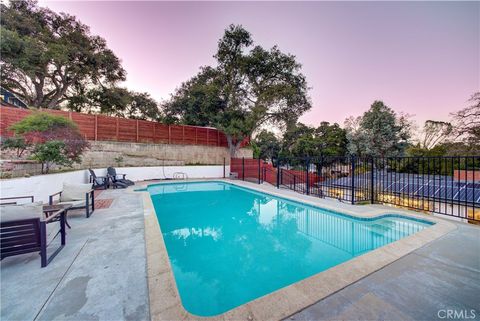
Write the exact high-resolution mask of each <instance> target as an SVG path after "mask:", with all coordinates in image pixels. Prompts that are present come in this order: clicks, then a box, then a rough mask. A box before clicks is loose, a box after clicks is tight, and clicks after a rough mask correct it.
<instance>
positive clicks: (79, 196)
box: [60, 183, 92, 202]
mask: <svg viewBox="0 0 480 321" xmlns="http://www.w3.org/2000/svg"><path fill="white" fill-rule="evenodd" d="M91 189H92V184H69V183H63V190H62V195H60V202H68V201H84V200H85V194H86V193H88V192H89V191H90V190H91Z"/></svg>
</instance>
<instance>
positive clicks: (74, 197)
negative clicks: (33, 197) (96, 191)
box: [48, 183, 95, 218]
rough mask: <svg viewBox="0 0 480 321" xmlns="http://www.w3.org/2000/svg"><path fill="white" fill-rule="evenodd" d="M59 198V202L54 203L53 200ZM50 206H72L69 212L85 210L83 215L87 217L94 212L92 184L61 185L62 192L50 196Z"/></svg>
mask: <svg viewBox="0 0 480 321" xmlns="http://www.w3.org/2000/svg"><path fill="white" fill-rule="evenodd" d="M55 196H59V198H60V199H59V201H57V202H55V201H54V200H53V199H54V197H55ZM48 203H49V204H50V205H54V204H72V207H71V208H70V209H71V210H75V209H81V208H84V209H85V214H86V216H87V218H88V217H90V215H91V214H92V213H93V211H95V200H94V195H93V188H92V183H89V184H68V183H63V190H62V191H60V192H58V193H55V194H52V195H50V198H49V202H48Z"/></svg>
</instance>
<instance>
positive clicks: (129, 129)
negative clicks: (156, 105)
mask: <svg viewBox="0 0 480 321" xmlns="http://www.w3.org/2000/svg"><path fill="white" fill-rule="evenodd" d="M99 140H100V139H99ZM118 141H119V142H136V141H137V122H135V121H131V119H125V118H119V119H118Z"/></svg>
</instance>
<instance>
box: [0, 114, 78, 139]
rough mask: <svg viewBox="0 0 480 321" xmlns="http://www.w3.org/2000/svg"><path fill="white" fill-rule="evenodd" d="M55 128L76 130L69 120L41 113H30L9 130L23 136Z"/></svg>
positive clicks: (75, 126)
mask: <svg viewBox="0 0 480 321" xmlns="http://www.w3.org/2000/svg"><path fill="white" fill-rule="evenodd" d="M57 128H71V129H76V130H78V128H77V124H75V123H74V122H73V121H71V120H70V119H68V118H65V117H62V116H55V115H51V114H49V113H42V112H36V113H32V114H30V115H28V116H27V117H25V118H23V119H22V120H21V121H19V122H18V123H15V124H13V125H12V126H10V127H9V129H10V130H11V131H13V132H15V134H16V135H24V134H27V133H32V132H45V131H48V130H55V129H57Z"/></svg>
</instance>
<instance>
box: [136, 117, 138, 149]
mask: <svg viewBox="0 0 480 321" xmlns="http://www.w3.org/2000/svg"><path fill="white" fill-rule="evenodd" d="M136 125H137V138H136V142H137V143H138V119H137V120H136Z"/></svg>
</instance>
